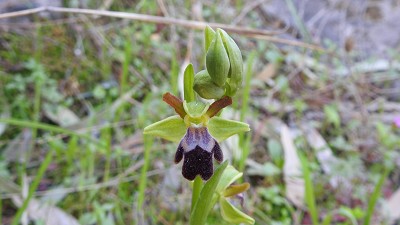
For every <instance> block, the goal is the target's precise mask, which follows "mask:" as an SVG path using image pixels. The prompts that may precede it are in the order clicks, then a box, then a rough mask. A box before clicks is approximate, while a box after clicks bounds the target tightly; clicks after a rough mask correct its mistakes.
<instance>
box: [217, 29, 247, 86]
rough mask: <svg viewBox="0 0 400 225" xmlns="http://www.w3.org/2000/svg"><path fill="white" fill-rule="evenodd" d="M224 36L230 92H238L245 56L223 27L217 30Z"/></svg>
mask: <svg viewBox="0 0 400 225" xmlns="http://www.w3.org/2000/svg"><path fill="white" fill-rule="evenodd" d="M217 32H218V33H220V34H221V36H222V41H223V43H224V45H225V48H226V51H227V52H228V57H229V62H230V65H231V67H230V70H229V74H228V77H229V78H230V79H229V86H230V92H231V93H236V91H237V89H238V88H239V87H240V86H241V85H242V80H243V58H242V53H241V52H240V49H239V47H238V46H237V45H236V43H235V41H234V40H233V39H232V38H231V37H230V36H229V35H228V34H227V33H226V32H225V31H224V30H221V29H218V30H217Z"/></svg>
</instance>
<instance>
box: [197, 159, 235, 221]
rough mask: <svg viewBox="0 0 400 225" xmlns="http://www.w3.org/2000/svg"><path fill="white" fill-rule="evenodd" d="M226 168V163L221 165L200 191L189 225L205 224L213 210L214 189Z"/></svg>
mask: <svg viewBox="0 0 400 225" xmlns="http://www.w3.org/2000/svg"><path fill="white" fill-rule="evenodd" d="M227 166H228V161H225V162H224V163H222V164H221V165H220V166H219V167H218V168H217V169H216V170H215V172H214V175H213V176H212V177H211V178H210V179H209V180H208V181H207V182H206V183H205V184H204V186H203V188H202V189H201V192H200V195H199V198H198V201H197V202H196V204H195V206H194V208H193V210H192V212H191V214H190V222H189V224H190V225H204V224H206V221H207V217H208V213H209V212H210V210H211V209H212V208H213V206H214V204H213V202H214V201H212V199H213V196H214V193H215V189H216V188H217V185H218V183H219V181H220V179H221V176H222V173H223V172H224V170H225V168H226V167H227Z"/></svg>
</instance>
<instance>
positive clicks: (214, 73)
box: [206, 32, 230, 87]
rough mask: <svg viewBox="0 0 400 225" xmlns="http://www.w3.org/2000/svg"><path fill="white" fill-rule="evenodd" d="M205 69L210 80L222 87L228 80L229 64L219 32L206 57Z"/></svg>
mask: <svg viewBox="0 0 400 225" xmlns="http://www.w3.org/2000/svg"><path fill="white" fill-rule="evenodd" d="M206 68H207V72H208V74H210V77H211V80H212V81H213V82H214V83H215V84H216V85H218V86H219V87H223V86H224V85H225V82H226V79H227V78H228V73H229V68H230V63H229V57H228V53H227V52H226V50H225V47H224V43H223V42H222V38H221V34H220V32H217V33H216V35H215V37H214V40H213V41H212V42H211V44H210V47H209V48H208V51H207V55H206Z"/></svg>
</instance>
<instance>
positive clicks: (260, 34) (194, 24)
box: [0, 6, 325, 51]
mask: <svg viewBox="0 0 400 225" xmlns="http://www.w3.org/2000/svg"><path fill="white" fill-rule="evenodd" d="M40 12H61V13H78V14H86V15H94V16H107V17H115V18H124V19H131V20H138V21H143V22H150V23H159V24H168V25H178V26H182V27H187V28H190V29H200V30H203V29H204V28H205V27H206V26H207V25H209V26H211V27H213V28H222V29H224V30H226V31H228V32H232V33H237V34H241V35H245V36H247V37H251V38H256V39H262V40H268V41H271V42H275V43H281V44H287V45H292V46H298V47H303V48H308V49H311V50H316V51H325V50H324V49H323V48H322V47H320V46H318V45H314V44H308V43H304V42H301V41H296V40H288V39H282V38H279V37H274V36H273V35H277V34H280V33H281V32H282V31H268V30H261V29H253V28H247V27H239V26H232V25H228V24H221V23H206V22H201V21H194V20H183V19H176V18H167V17H160V16H152V15H143V14H137V13H126V12H113V11H105V10H95V9H78V8H63V7H52V6H43V7H38V8H34V9H28V10H21V11H16V12H10V13H3V14H0V19H5V18H11V17H20V16H26V15H30V14H36V13H40Z"/></svg>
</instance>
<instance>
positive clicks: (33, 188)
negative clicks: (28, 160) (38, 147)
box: [12, 151, 53, 225]
mask: <svg viewBox="0 0 400 225" xmlns="http://www.w3.org/2000/svg"><path fill="white" fill-rule="evenodd" d="M52 156H53V151H48V152H47V154H46V157H45V159H44V160H43V162H42V164H41V165H40V167H39V170H38V171H37V175H36V177H35V179H34V180H33V182H32V184H31V186H30V187H29V192H28V196H27V198H26V199H25V200H24V202H23V203H22V206H21V207H20V208H19V209H18V211H17V213H16V214H15V217H14V219H13V221H12V225H17V224H19V221H20V220H21V216H22V214H23V213H24V211H25V210H26V208H27V207H28V205H29V202H30V200H31V199H32V197H33V194H34V192H35V191H36V189H37V188H38V186H39V183H40V181H41V179H42V177H43V175H44V173H45V172H46V169H47V167H48V166H49V165H50V163H51V160H52Z"/></svg>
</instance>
